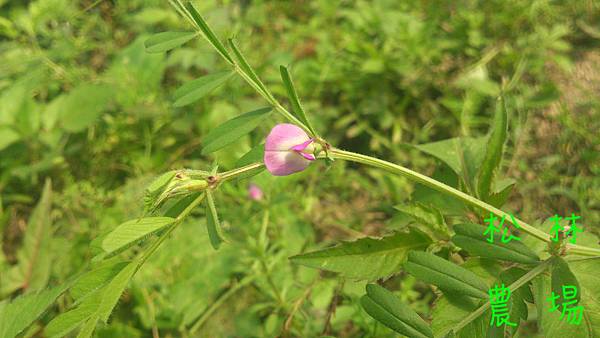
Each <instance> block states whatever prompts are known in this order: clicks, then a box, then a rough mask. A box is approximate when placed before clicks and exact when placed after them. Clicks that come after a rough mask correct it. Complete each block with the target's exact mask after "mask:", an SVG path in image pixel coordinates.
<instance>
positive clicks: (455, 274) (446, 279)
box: [404, 251, 488, 298]
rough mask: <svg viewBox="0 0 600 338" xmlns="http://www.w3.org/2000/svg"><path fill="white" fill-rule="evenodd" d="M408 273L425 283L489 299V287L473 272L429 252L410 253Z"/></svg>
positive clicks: (407, 263)
mask: <svg viewBox="0 0 600 338" xmlns="http://www.w3.org/2000/svg"><path fill="white" fill-rule="evenodd" d="M404 266H405V269H406V271H407V272H408V273H410V274H411V275H413V276H415V277H416V278H418V279H421V280H423V281H425V282H428V283H431V284H434V285H436V286H437V287H439V288H440V289H442V290H448V291H452V292H457V293H459V294H464V295H467V296H471V297H477V298H488V286H487V285H486V283H485V282H484V281H483V280H481V278H479V277H477V275H475V274H474V273H473V272H471V271H469V270H467V269H465V268H463V267H461V266H459V265H456V264H454V263H451V262H449V261H447V260H445V259H443V258H440V257H438V256H436V255H433V254H430V253H428V252H416V251H413V252H410V253H409V254H408V260H407V262H406V264H405V265H404Z"/></svg>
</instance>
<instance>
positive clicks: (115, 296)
mask: <svg viewBox="0 0 600 338" xmlns="http://www.w3.org/2000/svg"><path fill="white" fill-rule="evenodd" d="M139 265H140V261H138V260H136V261H132V262H131V263H129V264H128V265H127V266H126V267H125V268H123V270H121V271H120V272H119V273H118V274H117V276H116V277H115V278H113V280H111V281H110V283H108V285H107V286H106V287H105V289H104V292H103V293H102V301H101V302H100V305H99V306H98V311H97V313H98V317H99V318H100V319H102V321H104V322H105V323H107V322H108V318H109V317H110V314H111V313H112V311H113V309H114V308H115V306H116V305H117V302H118V301H119V298H121V295H122V294H123V291H124V290H125V288H126V287H127V284H128V283H129V280H130V279H131V277H133V275H134V274H135V272H136V271H137V269H138V267H139Z"/></svg>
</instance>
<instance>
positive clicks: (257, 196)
mask: <svg viewBox="0 0 600 338" xmlns="http://www.w3.org/2000/svg"><path fill="white" fill-rule="evenodd" d="M248 197H249V198H250V199H251V200H254V201H260V200H262V199H263V192H262V190H261V189H260V187H259V186H258V185H256V184H254V183H250V184H249V185H248Z"/></svg>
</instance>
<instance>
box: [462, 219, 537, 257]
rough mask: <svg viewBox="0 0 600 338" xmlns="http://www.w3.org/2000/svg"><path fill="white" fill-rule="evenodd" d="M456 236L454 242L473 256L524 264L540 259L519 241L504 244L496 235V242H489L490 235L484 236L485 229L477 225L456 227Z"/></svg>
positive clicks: (499, 236)
mask: <svg viewBox="0 0 600 338" xmlns="http://www.w3.org/2000/svg"><path fill="white" fill-rule="evenodd" d="M454 231H455V232H456V235H455V236H454V237H452V242H453V243H454V244H456V245H457V246H459V247H461V248H463V249H465V250H467V251H468V252H469V253H470V254H471V255H474V256H480V257H486V258H496V259H502V260H506V261H511V262H517V263H523V264H535V263H538V262H539V260H540V259H539V257H538V256H537V255H536V254H535V252H533V251H532V250H531V249H529V248H528V247H527V246H526V245H525V244H523V243H521V242H518V241H510V242H508V243H502V240H501V235H499V234H494V242H493V243H490V242H488V241H487V238H488V236H489V234H487V235H484V234H483V233H484V231H485V228H484V227H483V226H481V225H477V224H470V223H467V224H457V225H454Z"/></svg>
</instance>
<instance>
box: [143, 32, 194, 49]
mask: <svg viewBox="0 0 600 338" xmlns="http://www.w3.org/2000/svg"><path fill="white" fill-rule="evenodd" d="M196 34H197V33H195V32H162V33H158V34H154V35H152V36H151V37H150V38H148V39H147V40H146V41H145V42H144V47H146V51H147V52H148V53H161V52H166V51H168V50H171V49H173V48H176V47H179V46H181V45H183V44H184V43H186V42H188V41H190V40H191V39H193V38H194V37H195V36H196Z"/></svg>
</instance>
